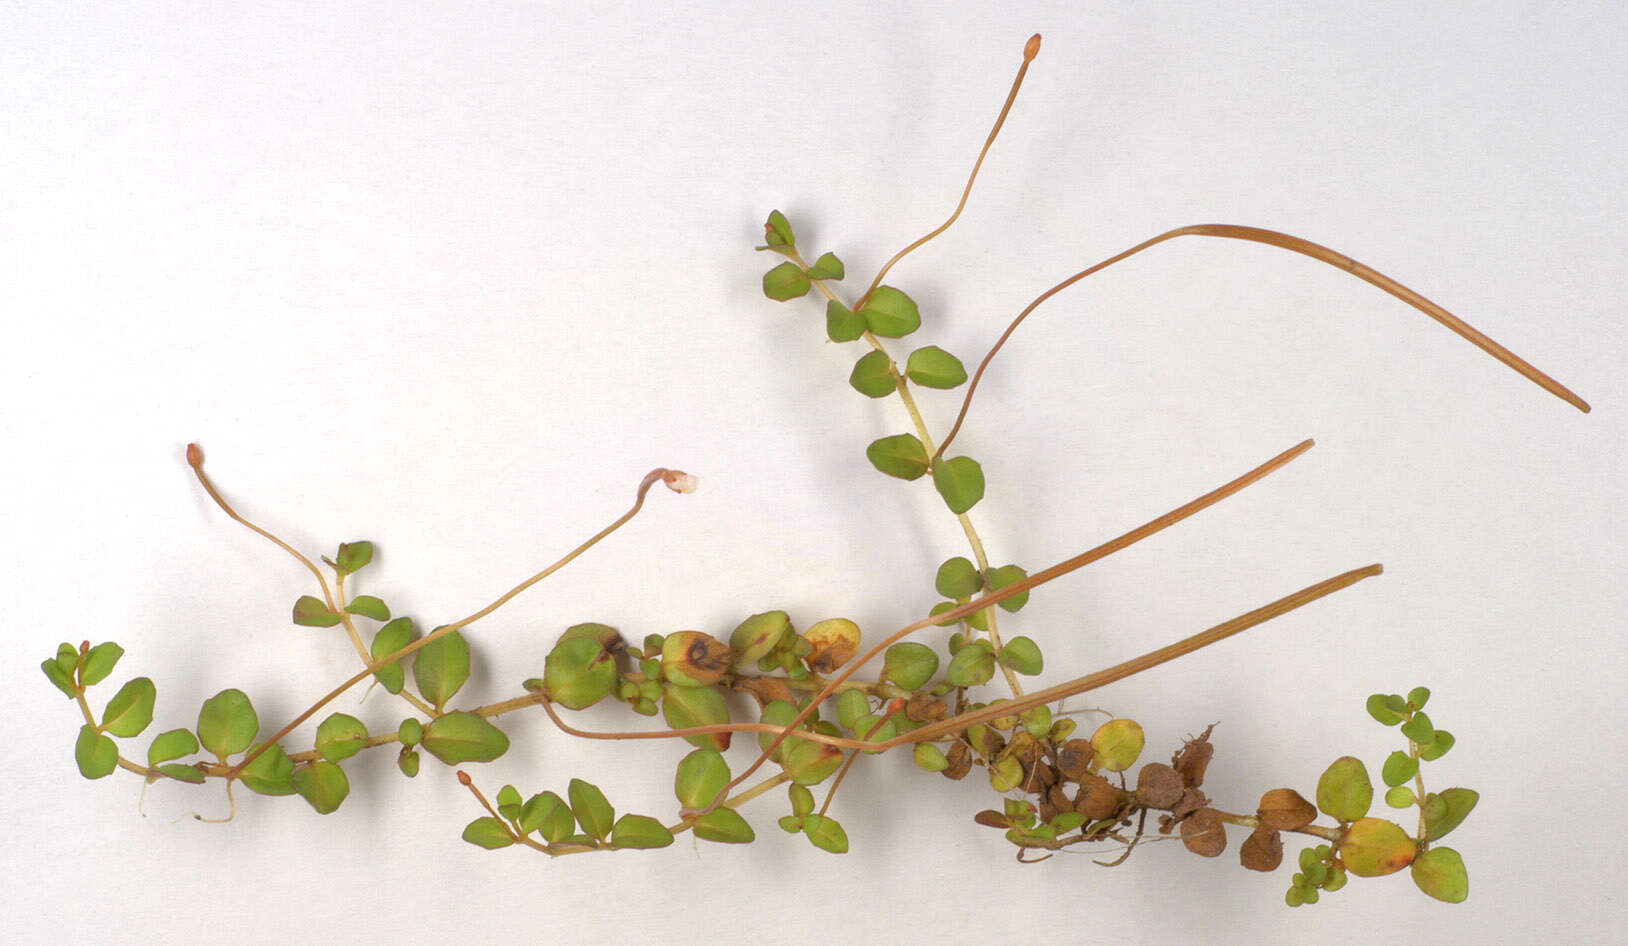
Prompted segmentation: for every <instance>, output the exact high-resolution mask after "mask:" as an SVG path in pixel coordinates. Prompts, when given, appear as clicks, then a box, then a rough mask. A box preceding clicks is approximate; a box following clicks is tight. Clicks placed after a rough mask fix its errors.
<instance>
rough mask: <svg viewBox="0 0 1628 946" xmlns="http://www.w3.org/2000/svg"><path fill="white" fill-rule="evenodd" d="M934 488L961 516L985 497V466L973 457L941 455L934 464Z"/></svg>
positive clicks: (945, 503) (951, 510) (947, 504)
mask: <svg viewBox="0 0 1628 946" xmlns="http://www.w3.org/2000/svg"><path fill="white" fill-rule="evenodd" d="M933 488H934V489H936V490H938V495H940V496H942V497H944V505H946V506H949V507H950V512H953V513H955V514H956V515H958V516H959V515H961V514H962V513H964V512H966V511H967V510H969V509H971V508H972V507H973V506H976V505H978V501H979V500H980V499H983V498H984V468H983V467H981V466H979V465H978V461H977V460H974V459H973V458H971V457H950V458H948V459H945V458H943V457H941V458H939V459H938V460H937V461H936V462H935V463H934V464H933Z"/></svg>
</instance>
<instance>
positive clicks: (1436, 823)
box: [1425, 788, 1481, 841]
mask: <svg viewBox="0 0 1628 946" xmlns="http://www.w3.org/2000/svg"><path fill="white" fill-rule="evenodd" d="M1426 800H1427V802H1429V801H1436V802H1439V803H1438V804H1428V803H1427V804H1426V806H1425V840H1426V841H1435V840H1438V839H1440V838H1443V837H1446V836H1447V832H1449V831H1451V830H1453V829H1454V828H1456V827H1458V826H1459V825H1461V824H1463V823H1464V819H1465V818H1468V817H1469V816H1470V812H1472V811H1474V810H1475V804H1476V802H1478V801H1480V800H1481V793H1480V792H1477V791H1475V790H1474V789H1471V788H1449V789H1447V790H1446V791H1443V792H1441V793H1440V794H1436V793H1434V792H1433V793H1431V794H1430V795H1428V796H1426Z"/></svg>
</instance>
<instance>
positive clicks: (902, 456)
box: [865, 434, 927, 480]
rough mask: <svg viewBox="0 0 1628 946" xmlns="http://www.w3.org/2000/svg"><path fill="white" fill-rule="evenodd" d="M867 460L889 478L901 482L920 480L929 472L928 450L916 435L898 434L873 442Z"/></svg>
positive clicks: (867, 452) (867, 448)
mask: <svg viewBox="0 0 1628 946" xmlns="http://www.w3.org/2000/svg"><path fill="white" fill-rule="evenodd" d="M865 458H866V459H868V460H870V461H871V466H874V467H876V468H877V469H878V470H881V471H882V472H883V473H886V474H887V475H888V476H896V477H898V478H899V479H901V480H914V479H919V478H920V477H921V476H922V474H924V473H926V472H927V449H926V448H925V447H923V446H922V445H921V441H920V440H917V439H916V437H915V435H914V434H898V435H896V436H893V437H882V438H881V439H879V440H875V441H872V443H871V445H870V446H868V447H866V448H865Z"/></svg>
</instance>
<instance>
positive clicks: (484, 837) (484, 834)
mask: <svg viewBox="0 0 1628 946" xmlns="http://www.w3.org/2000/svg"><path fill="white" fill-rule="evenodd" d="M463 837H464V840H465V841H468V842H469V843H470V844H473V845H475V846H476V847H483V848H485V849H487V850H488V851H495V850H497V849H498V848H504V847H508V846H509V845H511V844H513V843H514V836H513V835H511V834H509V828H508V826H507V825H505V824H504V823H503V822H502V821H500V820H498V819H497V818H494V817H492V816H491V815H487V816H486V817H484V818H476V819H475V820H474V821H471V822H469V824H467V825H465V826H464V835H463Z"/></svg>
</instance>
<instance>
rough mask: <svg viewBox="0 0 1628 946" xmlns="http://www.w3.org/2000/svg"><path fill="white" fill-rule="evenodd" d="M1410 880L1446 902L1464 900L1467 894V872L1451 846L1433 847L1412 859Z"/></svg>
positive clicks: (1468, 879)
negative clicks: (1411, 877)
mask: <svg viewBox="0 0 1628 946" xmlns="http://www.w3.org/2000/svg"><path fill="white" fill-rule="evenodd" d="M1413 882H1414V883H1415V884H1417V885H1418V887H1419V889H1420V890H1423V891H1424V892H1425V893H1427V894H1429V895H1430V896H1432V897H1435V898H1436V899H1437V900H1443V901H1446V902H1447V903H1463V902H1464V901H1465V899H1466V898H1468V897H1469V896H1470V874H1469V872H1468V871H1466V870H1465V869H1464V859H1463V858H1462V857H1459V855H1458V852H1457V851H1455V850H1453V849H1452V848H1450V847H1433V848H1431V849H1430V850H1428V851H1426V852H1424V853H1423V854H1420V855H1419V856H1418V857H1417V858H1415V859H1414V861H1413Z"/></svg>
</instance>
